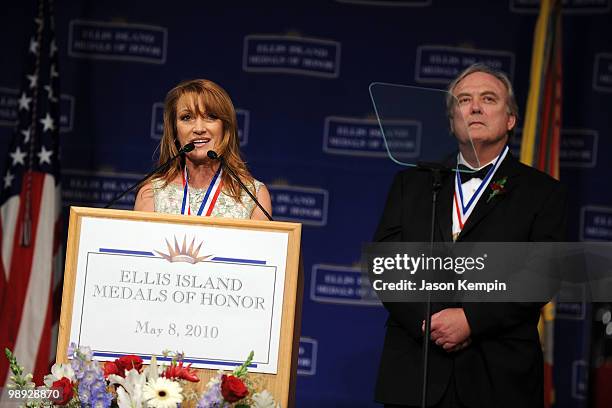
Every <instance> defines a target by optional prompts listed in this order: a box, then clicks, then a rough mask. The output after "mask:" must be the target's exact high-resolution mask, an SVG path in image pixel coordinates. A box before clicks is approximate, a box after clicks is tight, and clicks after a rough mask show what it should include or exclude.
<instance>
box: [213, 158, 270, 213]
mask: <svg viewBox="0 0 612 408" xmlns="http://www.w3.org/2000/svg"><path fill="white" fill-rule="evenodd" d="M206 155H207V156H208V158H209V159H211V160H219V162H220V163H221V166H222V168H223V169H224V170H227V172H228V173H229V174H230V175H231V176H232V178H233V179H234V180H236V181H237V182H238V184H240V187H242V189H243V190H244V191H246V192H247V194H248V195H249V197H251V199H252V200H253V201H254V202H255V204H257V206H258V207H259V209H260V210H261V211H263V213H264V214H265V215H266V217H268V220H270V221H274V219H273V218H272V216H271V215H270V214H268V212H267V211H266V209H265V208H263V206H262V205H261V203H260V202H259V200H258V199H257V198H256V197H255V196H254V195H253V193H251V192H250V191H249V189H248V188H247V186H245V185H244V183H243V182H242V180H240V177H238V176H237V175H236V173H234V170H232V169H231V168H230V167H229V166H228V165H226V164H225V160H223V157H221V156H219V155H218V154H217V152H215V151H214V150H209V151H208V152H207V153H206Z"/></svg>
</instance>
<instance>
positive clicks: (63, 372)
mask: <svg viewBox="0 0 612 408" xmlns="http://www.w3.org/2000/svg"><path fill="white" fill-rule="evenodd" d="M63 377H66V378H67V379H69V380H70V381H73V382H74V380H75V378H74V370H73V369H72V367H71V366H70V364H53V367H51V374H47V375H45V378H44V382H45V385H46V386H47V387H49V388H51V386H53V383H54V382H55V381H58V380H61V379H62V378H63Z"/></svg>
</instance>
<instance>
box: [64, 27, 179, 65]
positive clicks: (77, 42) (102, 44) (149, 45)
mask: <svg viewBox="0 0 612 408" xmlns="http://www.w3.org/2000/svg"><path fill="white" fill-rule="evenodd" d="M167 45H168V32H167V29H166V28H164V27H158V26H151V25H142V24H128V23H107V22H102V21H82V20H72V21H70V26H69V31H68V55H69V56H71V57H74V58H93V59H106V60H121V61H134V62H144V63H149V64H164V63H165V62H166V48H167Z"/></svg>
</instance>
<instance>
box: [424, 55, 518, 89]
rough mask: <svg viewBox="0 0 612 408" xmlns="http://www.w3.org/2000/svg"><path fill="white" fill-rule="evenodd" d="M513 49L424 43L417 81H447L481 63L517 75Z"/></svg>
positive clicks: (511, 75)
mask: <svg viewBox="0 0 612 408" xmlns="http://www.w3.org/2000/svg"><path fill="white" fill-rule="evenodd" d="M514 60H515V56H514V53H513V52H510V51H501V50H478V49H471V48H461V47H451V46H446V45H421V46H419V47H417V51H416V68H415V70H414V75H415V78H414V79H415V81H417V82H421V83H440V84H446V83H449V82H450V81H452V80H453V79H454V78H455V77H456V76H457V75H458V74H459V73H460V72H461V71H463V70H464V69H465V68H467V67H469V66H470V65H472V64H475V63H477V62H480V63H484V64H486V65H488V66H490V67H491V68H495V69H498V70H501V71H503V72H505V73H506V74H508V76H509V77H510V79H512V77H513V76H514Z"/></svg>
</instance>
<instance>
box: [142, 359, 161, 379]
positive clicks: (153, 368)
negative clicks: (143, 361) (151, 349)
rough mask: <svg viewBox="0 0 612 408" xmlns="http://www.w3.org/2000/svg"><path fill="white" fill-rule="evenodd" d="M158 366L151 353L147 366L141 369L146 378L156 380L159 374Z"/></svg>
mask: <svg viewBox="0 0 612 408" xmlns="http://www.w3.org/2000/svg"><path fill="white" fill-rule="evenodd" d="M160 368H161V367H158V366H157V357H156V356H154V355H153V356H151V362H150V363H149V366H148V367H147V368H145V369H144V370H142V372H143V373H144V375H145V376H146V377H147V380H149V381H150V380H157V377H159V374H160Z"/></svg>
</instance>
